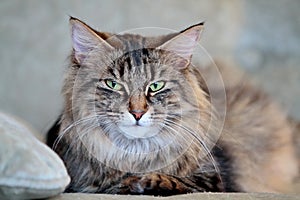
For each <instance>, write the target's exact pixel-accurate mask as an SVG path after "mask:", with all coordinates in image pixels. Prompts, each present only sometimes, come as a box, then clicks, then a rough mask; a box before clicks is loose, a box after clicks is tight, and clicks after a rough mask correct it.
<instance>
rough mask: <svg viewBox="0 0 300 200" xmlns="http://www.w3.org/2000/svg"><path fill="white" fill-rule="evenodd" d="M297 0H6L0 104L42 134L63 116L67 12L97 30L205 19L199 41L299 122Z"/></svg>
mask: <svg viewBox="0 0 300 200" xmlns="http://www.w3.org/2000/svg"><path fill="white" fill-rule="evenodd" d="M299 8H300V1H298V0H264V1H262V0H249V1H246V0H230V1H229V0H228V1H222V0H210V1H209V0H206V1H204V0H185V1H182V0H164V1H159V0H152V1H149V0H148V1H146V0H139V1H133V0H127V1H125V0H124V1H122V0H107V1H104V0H90V1H83V0H73V1H60V0H49V1H39V0H26V1H23V0H19V1H17V0H1V1H0V69H1V71H0V110H1V111H4V112H7V113H11V114H14V115H17V116H19V117H21V118H23V119H24V120H26V121H28V122H29V123H31V124H32V125H33V126H34V127H35V128H37V130H39V131H42V132H45V131H46V130H47V129H48V128H49V126H50V125H51V124H52V123H53V121H54V120H55V118H56V117H57V116H58V114H59V112H60V110H61V105H62V98H61V96H60V89H61V86H62V80H63V72H64V70H65V68H66V66H67V63H68V62H67V56H68V54H69V53H70V50H71V39H70V33H69V24H68V18H69V15H72V16H74V17H77V18H80V19H82V20H83V21H85V22H87V23H88V24H90V25H91V26H93V27H95V28H97V29H98V30H103V31H111V32H120V31H124V30H128V29H132V28H139V27H153V26H154V27H162V28H169V29H173V30H182V29H184V28H186V27H188V26H189V25H192V24H194V23H197V22H200V21H205V22H206V24H205V31H204V33H203V36H202V41H201V44H202V45H203V46H204V48H205V49H206V50H207V51H208V52H209V54H210V55H212V56H213V57H216V58H222V59H226V60H230V61H232V62H236V63H238V65H239V66H240V68H242V69H243V70H245V71H246V72H247V73H248V74H250V76H252V77H253V78H254V79H255V80H256V81H257V82H258V84H259V85H261V87H263V88H265V90H266V91H268V92H269V93H270V94H271V95H272V96H273V97H274V99H276V101H278V102H279V103H280V104H281V105H282V106H283V108H284V109H285V111H287V112H288V113H289V114H290V115H292V116H293V117H295V118H297V119H299V120H300V89H299V86H300V66H299V64H300V12H299Z"/></svg>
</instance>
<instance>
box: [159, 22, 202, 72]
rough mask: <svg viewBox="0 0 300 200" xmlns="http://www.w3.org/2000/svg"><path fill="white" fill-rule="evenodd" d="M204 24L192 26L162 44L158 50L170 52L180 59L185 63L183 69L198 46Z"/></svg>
mask: <svg viewBox="0 0 300 200" xmlns="http://www.w3.org/2000/svg"><path fill="white" fill-rule="evenodd" d="M203 26H204V22H202V23H199V24H196V25H193V26H191V27H189V28H187V29H185V30H183V31H181V32H180V33H179V34H177V35H176V36H174V37H173V38H171V39H170V40H168V41H167V42H165V43H164V44H162V45H161V46H159V47H158V49H162V50H165V51H171V52H174V53H175V54H177V55H178V56H180V57H182V58H183V59H184V60H186V62H185V67H187V66H188V65H189V63H190V62H191V58H192V55H193V51H194V49H195V47H196V45H197V44H198V40H199V38H200V35H201V32H202V30H203Z"/></svg>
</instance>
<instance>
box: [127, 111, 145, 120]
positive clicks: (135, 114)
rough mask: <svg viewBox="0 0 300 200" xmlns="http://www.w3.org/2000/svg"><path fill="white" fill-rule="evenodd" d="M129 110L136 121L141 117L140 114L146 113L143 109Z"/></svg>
mask: <svg viewBox="0 0 300 200" xmlns="http://www.w3.org/2000/svg"><path fill="white" fill-rule="evenodd" d="M129 112H130V113H131V114H132V115H133V117H134V118H135V120H136V121H139V120H140V119H141V118H142V116H143V115H144V114H145V113H146V111H145V110H130V111H129Z"/></svg>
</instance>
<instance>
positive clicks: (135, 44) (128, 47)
mask: <svg viewBox="0 0 300 200" xmlns="http://www.w3.org/2000/svg"><path fill="white" fill-rule="evenodd" d="M174 35H175V34H167V35H160V36H152V37H149V36H143V35H139V34H129V33H126V34H111V36H110V37H109V38H107V40H106V41H107V42H108V43H110V44H111V45H112V46H114V47H117V48H118V49H122V50H124V51H128V52H129V51H133V50H137V49H143V48H156V47H158V46H160V45H161V44H163V43H164V42H165V41H167V40H168V39H170V38H172V37H174Z"/></svg>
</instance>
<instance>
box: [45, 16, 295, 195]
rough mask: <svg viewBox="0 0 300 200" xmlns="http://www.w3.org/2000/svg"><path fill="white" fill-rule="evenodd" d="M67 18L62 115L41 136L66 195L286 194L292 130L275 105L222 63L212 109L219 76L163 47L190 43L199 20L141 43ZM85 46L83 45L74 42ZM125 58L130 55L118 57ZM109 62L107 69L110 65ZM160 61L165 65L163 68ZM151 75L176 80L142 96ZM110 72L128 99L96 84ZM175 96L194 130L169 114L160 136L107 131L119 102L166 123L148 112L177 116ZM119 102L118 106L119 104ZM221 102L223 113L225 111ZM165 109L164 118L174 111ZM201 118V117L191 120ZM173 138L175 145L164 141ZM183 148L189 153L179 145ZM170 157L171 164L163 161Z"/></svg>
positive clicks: (292, 152)
mask: <svg viewBox="0 0 300 200" xmlns="http://www.w3.org/2000/svg"><path fill="white" fill-rule="evenodd" d="M70 22H71V26H72V34H73V35H72V36H73V53H72V55H71V64H70V66H69V68H68V70H67V73H66V78H65V83H64V87H63V89H62V93H63V95H64V98H65V104H64V110H63V112H62V115H61V117H60V119H59V120H58V121H57V123H56V125H55V126H53V128H52V129H51V130H50V131H49V133H48V145H50V146H51V147H53V148H54V150H55V151H56V152H57V153H58V154H59V155H60V156H61V158H62V159H63V161H64V163H65V165H66V167H67V169H68V172H69V174H70V176H71V179H72V180H71V184H70V185H69V187H68V189H67V192H91V193H110V194H150V195H161V196H166V195H174V194H182V193H190V192H204V191H214V192H230V191H240V192H288V191H289V189H290V188H291V185H292V183H293V179H294V178H295V177H296V176H297V170H298V167H297V160H296V158H295V147H294V145H293V141H292V137H293V136H292V130H291V128H290V126H289V123H288V122H287V119H286V116H285V114H284V113H283V112H282V111H281V110H280V109H279V108H278V107H277V105H276V104H275V103H273V102H272V101H271V99H270V98H269V97H268V96H267V95H266V94H265V93H263V92H262V91H260V90H259V89H257V88H256V87H254V86H253V84H252V83H250V82H249V81H248V80H247V79H246V78H245V77H244V76H243V75H242V74H241V73H239V72H233V71H232V69H231V68H228V67H219V70H220V72H221V74H222V78H223V80H224V84H225V93H226V99H223V97H220V98H219V99H217V103H216V104H215V105H212V104H211V103H210V102H211V98H212V97H211V96H210V94H211V93H213V92H215V93H216V94H221V93H222V92H221V91H222V90H223V89H224V88H222V87H220V86H218V85H216V86H215V87H208V85H213V84H214V82H215V80H216V77H214V76H213V73H212V71H211V68H212V66H208V67H205V68H201V69H200V68H198V67H196V65H197V64H194V65H192V64H190V58H191V54H188V55H187V57H185V56H186V55H183V54H182V55H179V56H178V55H177V54H174V53H170V52H168V51H164V49H161V48H160V47H161V46H166V47H167V48H170V49H167V50H170V51H175V52H176V51H177V50H176V44H172V41H173V40H174V38H175V41H176V38H177V37H181V35H182V34H186V33H191V36H190V37H196V36H195V35H193V31H196V32H197V31H198V32H199V34H200V31H199V30H200V29H202V26H203V24H198V25H195V26H192V27H190V28H189V29H186V30H184V31H182V32H181V33H176V34H170V35H166V36H159V37H143V36H140V35H133V34H125V35H113V34H109V33H101V32H97V31H95V30H93V29H92V28H90V27H89V26H88V25H86V24H84V23H83V22H81V21H79V20H78V19H75V18H71V19H70ZM76 31H77V32H76ZM78 34H79V36H78ZM112 36H113V37H112ZM74 38H75V39H74ZM194 39H195V38H194ZM197 39H198V36H197V37H196V39H195V40H197ZM105 40H106V41H105ZM82 41H85V42H86V45H87V46H88V47H85V46H84V45H83V46H80V45H82V43H84V42H82ZM169 41H171V42H170V43H168V42H169ZM76 45H77V46H76ZM93 45H94V46H95V47H96V46H97V48H98V49H97V50H96V51H92V50H90V49H91V48H92V47H93ZM184 45H185V44H184ZM174 46H175V48H174ZM112 48H113V50H112ZM178 48H179V49H180V44H178ZM184 48H185V47H184ZM184 48H183V49H184ZM187 49H188V47H187ZM191 49H193V48H191ZM184 50H185V49H184ZM85 51H86V52H87V51H88V53H89V54H85V53H86V52H85ZM187 51H190V49H188V50H187ZM126 52H131V53H129V54H128V55H127V56H124V55H125V54H124V53H126ZM179 54H180V53H179ZM182 57H184V58H185V59H183V58H182ZM112 62H113V63H114V65H113V67H111V68H108V67H107V66H111V65H112ZM162 64H164V65H165V66H167V67H161V65H162ZM139 65H141V66H139ZM217 65H218V66H222V65H219V64H217ZM138 66H139V67H138ZM134 70H137V71H135V72H133V71H134ZM139 70H143V72H140V71H139ZM157 73H158V74H159V73H160V75H157ZM112 74H114V75H112ZM149 74H151V76H154V77H151V78H152V79H153V80H156V79H159V78H161V77H164V79H168V80H169V81H171V80H172V81H174V82H176V81H177V83H174V84H177V87H174V86H172V85H171V83H169V82H168V84H169V85H165V88H164V89H163V90H162V91H161V93H159V92H158V93H157V94H150V93H147V94H145V91H144V90H141V88H144V89H145V88H147V87H144V86H143V87H141V85H142V84H144V83H148V82H147V81H148V79H149V77H148V76H150V75H149ZM155 74H156V75H155ZM113 76H114V79H116V81H121V79H124V80H125V81H126V83H127V84H128V88H129V89H127V88H126V90H128V91H129V94H128V96H127V97H124V96H126V95H125V93H128V91H127V92H124V91H123V92H122V91H112V90H111V89H109V88H107V86H105V85H104V84H102V83H103V80H102V77H104V78H105V77H113ZM146 76H147V77H146ZM101 81H102V82H101ZM97 84H100V85H97ZM166 84H167V83H166ZM172 84H173V83H172ZM187 85H188V87H187ZM98 87H100V89H99V88H98ZM168 87H170V88H171V89H170V90H172V92H173V93H171V92H169V93H168V90H167V89H168ZM96 88H98V89H96ZM124 88H125V86H124ZM219 91H220V92H219ZM174 94H176V95H179V96H180V95H181V99H180V106H182V107H181V108H182V113H181V114H180V116H181V120H182V121H183V123H185V124H187V128H188V129H189V130H191V131H186V129H185V128H183V127H180V126H179V125H176V124H177V123H179V122H178V121H176V120H177V119H176V118H173V119H172V120H174V121H172V122H170V123H171V124H173V126H169V127H167V128H168V130H169V131H166V130H164V129H160V131H161V133H160V135H158V136H155V137H151V138H144V139H140V138H134V139H132V138H127V137H126V136H124V134H122V133H120V132H118V131H116V130H117V129H114V128H111V126H113V127H114V126H115V125H111V124H112V122H110V125H111V126H110V127H106V126H105V125H104V123H105V121H106V120H109V119H110V117H112V118H113V117H114V116H115V115H118V116H119V115H122V112H121V111H120V112H119V113H117V112H116V111H113V110H116V107H118V109H119V107H120V109H121V108H122V106H124V108H125V111H124V109H123V112H128V113H131V114H132V112H135V114H132V115H139V117H140V116H142V115H145V117H146V113H147V112H152V114H153V116H156V117H157V118H158V119H164V115H159V114H158V113H155V112H157V111H160V110H159V109H161V110H163V109H164V104H168V106H171V105H172V106H174V107H172V109H171V110H172V112H177V109H178V105H179V104H178V102H177V101H178V99H176V98H175V97H174ZM106 96H107V97H106ZM108 96H109V99H108ZM118 99H124V102H122V104H121V103H120V104H116V103H115V102H117V101H118ZM107 102H110V103H107ZM172 102H173V103H172ZM123 104H124V105H123ZM95 105H96V106H95ZM126 106H127V107H128V110H127V111H126ZM224 106H226V111H227V112H226V115H225V114H222V108H223V107H224ZM95 109H96V111H95ZM97 109H99V110H97ZM101 109H102V110H104V111H105V112H107V113H105V112H101V114H99V115H101V116H98V117H99V118H100V122H98V121H97V120H99V119H98V118H96V117H94V118H93V117H92V116H93V114H94V112H98V111H99V113H100V111H101ZM212 110H215V113H214V112H212ZM165 112H166V113H167V114H166V116H167V115H168V113H169V112H171V111H170V110H167V111H165ZM178 112H179V111H178ZM143 117H144V116H142V118H143ZM198 117H199V119H200V120H199V121H196V120H195V119H196V118H198ZM223 117H224V118H225V122H224V127H223V129H222V132H221V135H220V137H218V136H219V135H218V134H217V130H216V127H218V126H220V125H221V123H220V121H219V120H220V119H222V118H223ZM136 119H137V118H136ZM150 119H152V118H151V117H150ZM137 120H139V119H137ZM97 123H99V124H100V125H97ZM209 124H212V129H210V128H209V127H208V125H209ZM177 126H178V127H177ZM171 130H174V133H175V134H174V133H172V134H171V133H170V132H172V131H171ZM99 133H100V134H99ZM179 133H180V134H179ZM205 133H208V134H210V135H209V136H207V135H205ZM170 134H171V135H170ZM181 135H182V136H181ZM214 137H218V138H219V139H218V140H217V142H216V144H214V145H213V146H210V147H211V148H209V151H210V154H208V155H206V153H207V149H206V148H205V144H208V143H209V140H207V138H214ZM195 138H196V140H195ZM199 138H200V139H199ZM173 139H174V141H173V142H174V143H173V144H172V145H167V143H166V142H167V141H169V140H173ZM191 141H193V142H191ZM203 142H204V143H205V144H203ZM113 145H116V146H117V147H118V148H119V149H121V150H122V151H120V152H119V151H118V150H116V149H114V148H115V147H114V146H113ZM185 146H188V148H187V149H183V147H185ZM208 146H209V145H208ZM162 147H165V149H163V150H162V152H156V150H158V149H162ZM127 151H128V152H129V153H126V152H127ZM145 152H146V153H147V155H144V154H145ZM149 152H154V153H149ZM182 152H183V153H182ZM143 153H144V154H143ZM178 155H180V156H178ZM175 157H176V159H174V160H172V159H173V158H175ZM168 159H170V161H172V162H167V164H166V165H161V164H162V163H164V162H166V161H168Z"/></svg>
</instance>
